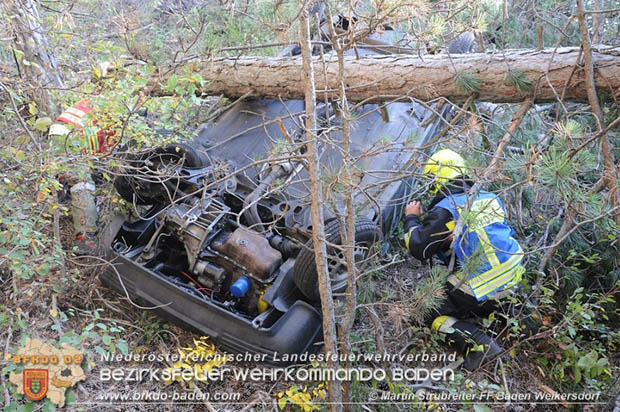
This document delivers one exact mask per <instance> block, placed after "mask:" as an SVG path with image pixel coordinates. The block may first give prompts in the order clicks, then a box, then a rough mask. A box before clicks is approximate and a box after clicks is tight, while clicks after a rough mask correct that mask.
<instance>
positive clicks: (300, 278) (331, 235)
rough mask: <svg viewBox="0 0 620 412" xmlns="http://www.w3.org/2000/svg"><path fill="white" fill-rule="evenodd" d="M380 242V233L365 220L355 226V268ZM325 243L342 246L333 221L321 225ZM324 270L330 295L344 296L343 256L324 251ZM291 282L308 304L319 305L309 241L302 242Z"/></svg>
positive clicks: (373, 225) (361, 218)
mask: <svg viewBox="0 0 620 412" xmlns="http://www.w3.org/2000/svg"><path fill="white" fill-rule="evenodd" d="M380 239H381V230H380V229H379V227H377V225H376V224H375V223H373V222H372V221H371V220H370V219H367V218H365V217H360V218H357V219H356V222H355V250H354V251H353V257H354V259H355V262H356V264H360V263H362V262H364V261H365V260H366V259H367V257H368V252H369V251H370V248H371V247H372V245H373V244H374V243H375V242H377V241H379V240H380ZM325 240H327V242H328V243H333V244H336V245H340V244H342V239H341V236H340V226H339V224H338V221H337V220H334V221H331V222H329V223H327V224H326V225H325ZM327 267H328V270H329V276H330V283H331V286H332V291H333V292H336V293H339V292H344V291H345V290H346V288H347V278H348V273H347V266H346V262H345V257H344V253H343V252H342V251H340V250H336V249H335V248H333V247H328V248H327ZM293 282H295V285H296V286H297V288H298V289H299V290H300V291H301V293H303V295H304V296H305V297H306V298H308V300H310V301H312V302H319V301H320V300H321V296H320V294H319V280H318V274H317V270H316V264H315V261H314V244H313V242H312V239H310V240H309V241H308V242H306V244H305V246H304V248H303V249H302V250H301V252H299V255H298V256H297V259H296V261H295V266H293Z"/></svg>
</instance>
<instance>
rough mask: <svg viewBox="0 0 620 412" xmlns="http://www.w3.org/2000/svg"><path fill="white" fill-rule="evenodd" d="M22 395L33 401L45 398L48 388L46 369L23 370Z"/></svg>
mask: <svg viewBox="0 0 620 412" xmlns="http://www.w3.org/2000/svg"><path fill="white" fill-rule="evenodd" d="M23 374H24V395H26V397H27V398H28V399H31V400H33V401H39V400H41V399H43V398H45V395H47V390H48V388H49V385H48V384H49V374H48V371H47V369H24V372H23Z"/></svg>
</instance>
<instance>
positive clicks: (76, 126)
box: [49, 99, 114, 254]
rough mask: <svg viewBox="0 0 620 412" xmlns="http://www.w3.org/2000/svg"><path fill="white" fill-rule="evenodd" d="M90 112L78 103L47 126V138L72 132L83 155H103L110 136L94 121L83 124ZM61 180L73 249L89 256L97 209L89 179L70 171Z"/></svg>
mask: <svg viewBox="0 0 620 412" xmlns="http://www.w3.org/2000/svg"><path fill="white" fill-rule="evenodd" d="M90 111H91V106H90V102H89V100H88V99H82V100H80V101H79V102H77V103H76V104H75V105H74V106H72V107H70V108H68V109H66V110H65V111H64V112H63V113H62V114H61V115H60V116H58V118H57V119H56V121H55V122H54V124H52V125H51V126H50V130H49V135H50V137H51V136H61V137H64V136H67V135H68V134H69V133H71V132H72V131H73V132H74V133H79V136H80V138H81V139H82V142H83V144H84V149H83V152H84V153H85V154H88V155H95V154H102V153H107V152H108V151H109V150H110V149H111V148H112V147H113V146H114V142H113V137H114V132H113V131H107V130H102V129H99V128H97V125H96V122H95V121H89V122H88V124H87V123H86V116H87V115H88V113H90ZM61 180H63V183H65V185H67V186H69V187H70V189H69V192H70V193H71V214H72V215H73V231H74V235H75V242H74V245H75V246H76V247H77V249H78V253H80V254H88V253H92V252H94V251H95V249H96V234H97V206H96V204H95V194H94V192H95V184H94V182H93V179H92V176H91V174H90V173H89V172H88V170H86V169H84V170H73V171H71V172H69V173H66V174H65V175H63V176H62V177H61Z"/></svg>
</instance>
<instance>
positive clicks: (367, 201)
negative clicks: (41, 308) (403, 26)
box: [102, 30, 450, 362]
mask: <svg viewBox="0 0 620 412" xmlns="http://www.w3.org/2000/svg"><path fill="white" fill-rule="evenodd" d="M393 35H394V34H393V33H390V30H386V31H385V32H383V33H382V34H381V36H382V37H381V38H385V37H386V36H392V37H393ZM379 40H380V39H379ZM375 44H376V43H375ZM360 50H361V52H364V53H376V50H374V49H373V50H370V49H368V50H362V49H360ZM359 52H360V51H358V53H359ZM293 53H294V52H293ZM448 106H449V105H444V106H443V108H442V109H441V110H440V113H438V114H439V116H436V115H435V111H434V110H433V109H432V108H429V107H428V106H424V105H421V104H416V103H402V102H395V103H391V104H387V105H382V106H379V105H373V104H367V105H362V106H360V107H359V108H357V109H356V111H355V113H354V115H355V121H354V125H353V128H352V131H351V135H350V141H351V153H353V154H354V155H355V156H357V157H356V159H358V160H357V162H356V164H355V167H356V168H357V170H360V171H363V173H361V175H360V182H359V185H358V187H359V189H358V190H356V191H355V193H354V202H355V205H356V227H355V231H356V232H355V245H356V247H355V251H354V258H355V261H356V264H358V265H359V266H360V267H363V266H364V265H366V264H368V262H369V261H371V260H373V259H376V256H377V254H378V253H377V250H381V249H382V248H381V247H379V248H377V246H383V245H382V243H381V239H382V236H383V235H386V234H389V233H391V232H393V230H394V228H395V226H396V225H397V224H398V222H399V220H400V216H401V215H402V210H403V205H404V203H405V202H406V201H407V200H408V199H409V197H410V195H411V193H412V191H413V189H414V184H415V181H414V180H413V179H412V178H411V177H403V178H396V177H398V176H402V175H403V172H407V171H408V170H413V169H414V168H415V162H414V161H413V160H415V159H414V156H415V155H416V151H415V150H412V148H413V149H415V148H419V147H423V146H425V145H426V144H427V143H428V142H429V141H430V140H431V139H432V138H433V136H435V135H436V133H437V131H438V128H439V126H440V121H441V118H442V117H447V116H448V114H449V111H450V109H449V107H448ZM304 111H305V105H304V102H303V101H285V102H282V101H269V100H246V101H242V102H239V103H237V104H235V105H234V106H232V107H231V108H230V109H228V110H227V111H226V112H224V113H223V114H222V115H221V116H220V117H219V118H218V119H217V122H216V123H215V124H214V125H209V126H207V127H205V128H203V129H202V130H201V131H200V132H199V134H198V137H197V139H196V140H195V141H193V142H191V143H176V144H172V145H169V146H167V147H164V148H158V149H155V150H150V151H148V152H145V153H141V154H136V155H132V156H129V157H127V158H126V162H125V164H124V166H123V167H122V168H121V172H120V173H119V177H118V178H117V180H116V182H115V186H116V188H117V189H118V191H119V193H120V194H121V196H122V197H123V198H124V199H125V200H127V201H128V202H131V203H133V204H134V205H140V206H139V207H134V210H135V213H133V214H132V216H128V215H119V216H117V217H116V218H115V219H113V221H112V222H111V223H110V224H109V225H108V226H107V228H106V231H105V235H104V236H103V242H104V246H105V247H106V250H107V257H108V258H109V260H110V262H111V264H110V265H109V268H108V270H107V271H106V273H105V274H104V275H103V276H102V279H103V281H104V282H105V283H107V284H109V285H111V286H112V287H114V288H115V289H117V290H118V291H119V292H120V293H122V294H124V295H125V296H126V297H127V298H128V299H130V300H131V301H132V302H133V303H134V304H135V305H137V306H138V307H140V308H143V309H149V310H154V311H156V312H157V313H159V314H160V315H162V316H165V317H166V318H168V319H170V320H173V321H175V322H177V323H179V324H181V325H182V326H184V327H187V328H189V329H192V330H195V331H197V332H198V333H201V334H205V335H208V336H210V337H211V338H212V339H213V340H214V341H215V342H216V343H218V344H219V345H220V347H221V348H222V349H224V350H227V351H231V352H250V353H256V354H262V355H265V356H266V358H265V360H266V361H268V362H269V361H271V362H275V359H274V355H282V354H299V353H304V352H312V351H316V350H317V349H318V348H319V347H320V341H321V339H322V332H321V330H322V329H321V312H320V304H319V303H320V295H319V291H318V280H317V274H316V266H315V264H314V262H315V260H314V250H313V244H312V219H311V214H310V190H309V185H308V173H307V170H306V163H305V156H304V154H305V139H306V136H305V133H304V130H303V127H302V126H301V124H303V121H301V119H300V116H301V115H302V114H303V113H304ZM317 116H318V118H319V119H320V122H321V124H322V125H324V126H323V127H324V129H323V132H324V133H329V135H330V137H331V138H332V140H333V141H339V139H340V138H341V135H342V131H341V128H340V124H341V116H340V113H338V111H337V110H334V106H333V105H322V106H320V107H319V108H318V109H317ZM433 117H435V119H434V120H433V119H431V118H433ZM429 119H431V120H430V121H429ZM326 125H327V126H326ZM379 149H382V150H379ZM418 154H419V153H418ZM320 161H321V165H322V166H323V167H324V168H325V170H331V171H333V172H334V173H337V172H338V170H339V169H340V167H341V164H342V153H341V151H340V146H338V145H337V144H336V145H333V146H331V147H326V148H325V150H324V151H323V152H322V154H321V159H320ZM341 208H342V201H341V199H340V198H339V197H338V196H336V195H334V198H333V199H332V202H331V206H329V207H328V206H327V205H325V207H324V211H325V231H326V240H327V241H328V243H329V244H330V245H331V246H329V247H328V255H329V256H328V268H329V272H330V278H331V286H332V290H333V291H334V292H335V293H336V295H339V294H340V295H341V294H342V293H343V292H344V291H345V289H346V285H347V276H348V272H347V267H346V263H345V260H344V255H343V253H342V251H341V250H338V248H337V247H335V245H338V244H340V243H341V241H342V239H341V235H340V233H341V231H342V230H341V227H342V219H341V216H339V213H338V212H339V210H341ZM280 359H281V356H280Z"/></svg>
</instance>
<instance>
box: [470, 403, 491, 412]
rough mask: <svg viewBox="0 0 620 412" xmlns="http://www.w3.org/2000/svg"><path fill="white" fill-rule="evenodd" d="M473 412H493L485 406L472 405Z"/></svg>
mask: <svg viewBox="0 0 620 412" xmlns="http://www.w3.org/2000/svg"><path fill="white" fill-rule="evenodd" d="M474 411H476V412H493V411H492V410H491V408H489V407H488V406H486V405H474Z"/></svg>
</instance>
